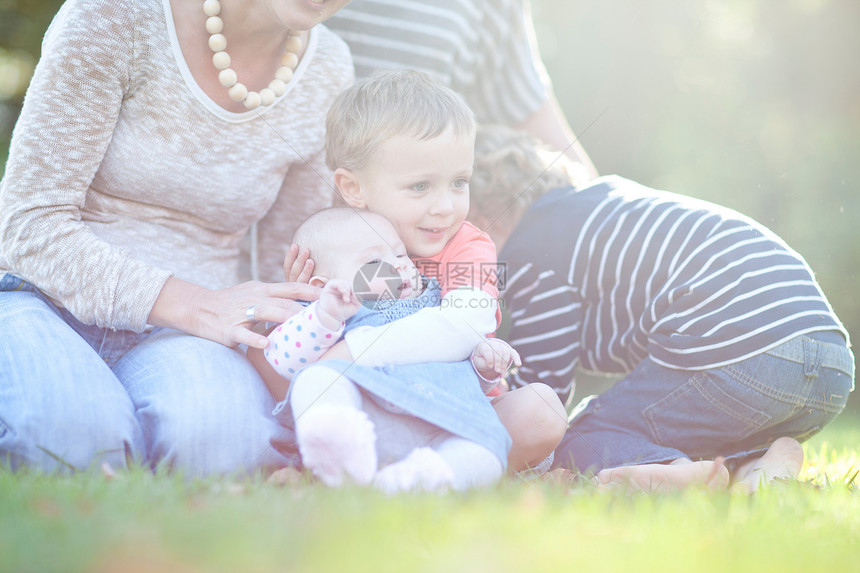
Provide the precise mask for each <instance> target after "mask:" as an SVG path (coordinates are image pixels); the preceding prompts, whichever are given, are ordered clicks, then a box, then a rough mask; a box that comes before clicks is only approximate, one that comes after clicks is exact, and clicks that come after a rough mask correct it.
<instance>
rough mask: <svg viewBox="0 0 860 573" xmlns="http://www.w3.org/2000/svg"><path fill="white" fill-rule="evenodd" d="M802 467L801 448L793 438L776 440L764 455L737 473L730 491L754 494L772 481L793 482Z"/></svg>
mask: <svg viewBox="0 0 860 573" xmlns="http://www.w3.org/2000/svg"><path fill="white" fill-rule="evenodd" d="M802 467H803V446H801V445H800V442H798V441H797V440H795V439H794V438H788V437H782V438H777V439H776V441H774V442H773V444H771V446H770V447H769V448H768V449H767V451H766V452H765V454H764V455H763V456H762V457H760V458H759V459H758V460H755V461H754V462H752V463H751V464H749V465H747V466H743V467H741V468H739V469H738V471H737V478H738V479H737V481H736V482H735V484H734V485H733V486H732V490H739V491H743V492H746V493H755V491H756V490H758V489H759V488H762V487H767V486H768V485H770V483H771V482H773V481H774V480H777V479H779V480H795V479H797V476H798V475H800V470H801V468H802Z"/></svg>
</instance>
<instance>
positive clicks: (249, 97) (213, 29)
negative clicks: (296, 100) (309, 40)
mask: <svg viewBox="0 0 860 573" xmlns="http://www.w3.org/2000/svg"><path fill="white" fill-rule="evenodd" d="M203 13H204V14H206V16H207V18H206V31H207V32H209V48H210V49H211V50H212V51H213V52H214V54H212V63H213V64H214V65H215V67H216V68H218V69H219V70H221V71H220V72H218V81H219V82H221V85H222V86H224V87H225V88H229V91H228V92H227V93H228V94H229V96H230V99H232V100H233V101H236V102H239V101H240V102H242V103H243V104H245V107H246V108H248V109H254V108H256V107H259V106H261V105H272V104H273V103H274V102H275V98H277V97H280V96H282V95H284V94H285V93H286V91H287V84H288V83H289V82H290V80H291V79H293V70H295V69H296V66H297V65H298V63H299V56H298V53H299V52H300V51H301V49H302V39H301V38H300V37H299V36H298V33H297V32H292V31H289V36H288V37H287V41H286V42H285V43H284V55H283V56H281V67H279V68H278V69H277V71H276V72H275V79H273V80H272V81H271V82H269V87H267V88H263V89H261V90H260V91H259V92H252V91H248V88H247V87H246V86H245V84H242V83H240V82H239V76H238V75H237V74H236V70H234V69H233V68H231V67H230V54H228V53H227V52H226V50H227V38H225V37H224V34H222V33H221V32H222V31H223V30H224V21H223V20H221V18H220V17H219V16H218V14H220V13H221V2H220V1H219V0H204V2H203Z"/></svg>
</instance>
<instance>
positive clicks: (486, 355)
mask: <svg viewBox="0 0 860 573" xmlns="http://www.w3.org/2000/svg"><path fill="white" fill-rule="evenodd" d="M512 365H515V366H521V365H522V360H520V355H519V354H518V353H517V351H516V350H514V349H513V348H511V346H510V345H509V344H508V343H507V342H505V341H504V340H500V339H498V338H487V339H485V340H482V341H481V342H479V343H478V345H477V346H476V347H475V350H473V351H472V367H473V368H474V369H475V372H477V373H478V376H480V377H481V378H482V379H483V380H482V385H483V383H484V382H487V383H490V384H491V385H494V384H495V383H498V382H499V381H500V379H501V377H502V376H504V375H505V373H507V371H508V369H509V368H510V367H511V366H512ZM485 391H487V388H485Z"/></svg>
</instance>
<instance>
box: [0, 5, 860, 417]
mask: <svg viewBox="0 0 860 573" xmlns="http://www.w3.org/2000/svg"><path fill="white" fill-rule="evenodd" d="M60 4H61V2H60V1H58V0H0V166H2V165H3V164H4V163H5V158H6V154H7V147H8V139H9V136H10V133H11V129H12V126H13V124H14V121H15V117H16V115H17V111H18V108H19V106H20V101H21V98H22V97H23V92H24V89H25V88H26V84H27V81H28V79H29V76H30V73H31V72H32V66H33V65H34V63H35V61H36V59H37V58H38V54H39V45H40V42H41V37H42V34H43V33H44V30H45V28H46V27H47V25H48V23H49V22H50V18H51V16H52V15H53V14H54V13H55V12H56V10H57V8H58V6H59V5H60ZM531 7H532V12H533V16H534V20H535V26H536V35H537V38H536V39H537V42H538V44H539V46H540V50H541V54H542V56H543V59H544V62H545V64H546V67H547V71H548V72H549V75H550V77H551V78H552V80H553V83H554V86H555V91H556V94H557V95H558V98H559V100H560V103H561V105H562V107H563V108H564V110H565V112H566V114H567V117H568V118H569V120H570V122H571V124H572V125H573V127H574V129H575V130H576V131H577V133H578V134H579V135H580V139H581V141H582V143H583V145H584V146H585V148H586V150H587V151H588V152H589V154H590V155H591V157H592V159H593V160H594V162H595V164H596V165H597V168H598V169H599V170H600V172H601V173H618V174H620V175H623V176H625V177H629V178H631V179H635V180H637V181H640V182H642V183H645V184H648V185H651V186H653V187H657V188H661V189H668V190H670V191H675V192H679V193H686V194H689V195H693V196H696V197H700V198H703V199H708V200H711V201H714V202H717V203H721V204H724V205H727V206H729V207H733V208H735V209H737V210H739V211H741V212H743V213H745V214H747V215H749V216H751V217H753V218H755V219H758V220H759V221H762V222H764V223H765V224H767V225H768V226H769V227H771V228H772V229H773V230H774V231H776V232H777V233H778V234H779V235H781V236H782V237H783V238H784V239H785V240H786V241H787V242H788V243H789V244H790V245H792V246H793V247H794V248H795V249H796V250H798V251H799V252H800V253H801V254H803V255H804V256H805V257H806V259H807V260H808V261H809V264H810V265H811V266H812V268H813V269H814V270H815V272H816V275H817V277H818V279H819V280H820V282H821V284H822V285H823V287H824V290H825V292H826V293H827V294H828V296H829V298H830V300H831V302H832V304H833V306H834V307H835V309H836V311H837V313H838V314H839V316H840V317H841V318H842V320H843V322H844V323H845V325H846V326H847V328H848V330H849V332H850V333H851V334H852V338H854V339H855V340H860V297H858V295H857V291H858V286H860V285H858V273H860V225H858V222H860V195H858V193H857V190H858V187H860V65H858V63H857V60H858V57H860V34H857V32H856V30H857V25H858V24H860V2H857V1H856V0H686V1H683V2H681V1H678V0H674V1H669V0H650V1H649V2H642V1H641V0H604V1H602V2H597V1H593V0H592V1H587V0H532V5H531ZM855 394H856V393H855ZM850 408H851V411H852V412H853V413H854V414H860V398H858V396H857V395H855V396H854V397H853V399H852V402H851V405H850Z"/></svg>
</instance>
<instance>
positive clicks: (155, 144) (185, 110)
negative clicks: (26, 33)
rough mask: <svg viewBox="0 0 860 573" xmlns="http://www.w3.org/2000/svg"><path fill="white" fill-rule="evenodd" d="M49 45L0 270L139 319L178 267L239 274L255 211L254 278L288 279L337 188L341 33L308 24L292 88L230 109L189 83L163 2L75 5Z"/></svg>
mask: <svg viewBox="0 0 860 573" xmlns="http://www.w3.org/2000/svg"><path fill="white" fill-rule="evenodd" d="M202 25H203V19H202V17H201V26H202ZM42 54H43V55H42V59H41V61H40V62H39V64H38V66H37V68H36V71H35V75H34V77H33V80H32V82H31V84H30V87H29V89H28V92H27V96H26V98H25V101H24V107H23V110H22V113H21V116H20V119H19V120H18V124H17V125H16V127H15V131H14V134H13V138H12V144H11V148H10V155H9V161H8V163H7V166H6V172H5V175H4V177H3V180H2V182H0V275H2V273H3V272H7V271H8V272H11V273H14V274H15V275H17V276H19V277H22V278H24V279H25V280H27V281H29V282H31V283H33V284H34V285H36V286H37V287H39V288H40V289H41V290H43V291H44V292H45V293H47V294H48V295H49V296H51V297H52V298H54V299H55V300H56V301H58V302H59V303H60V304H62V305H63V306H65V307H66V308H68V309H69V310H70V311H71V312H72V313H73V314H74V315H75V316H76V317H77V318H78V319H80V320H81V321H83V322H85V323H89V324H97V325H99V326H102V327H110V328H116V329H131V330H141V329H143V328H144V327H145V326H146V320H147V317H148V316H149V312H150V310H151V308H152V305H153V304H154V302H155V299H156V297H157V296H158V293H159V291H160V290H161V288H162V286H163V284H164V282H165V281H166V280H167V278H168V277H169V276H171V275H174V276H176V277H179V278H182V279H185V280H188V281H191V282H194V283H197V284H200V285H203V286H205V287H209V288H221V287H226V286H229V285H232V284H235V283H236V282H237V281H238V261H239V245H240V241H241V239H242V237H243V235H245V234H246V232H247V231H248V229H249V227H250V226H251V225H252V224H253V223H255V222H257V221H260V224H259V237H260V243H259V252H260V269H261V277H262V278H263V279H264V280H272V281H276V280H283V271H282V270H281V265H282V261H283V257H284V254H285V249H286V245H287V244H288V243H289V239H290V237H291V236H292V230H293V228H294V227H295V225H296V224H297V223H298V222H300V221H301V220H302V219H304V217H305V216H306V215H308V214H309V213H311V212H313V211H315V210H316V209H318V208H321V207H323V206H325V205H327V204H328V203H329V202H330V199H331V195H332V189H331V185H330V174H329V173H328V172H327V171H326V169H325V166H324V163H323V157H322V149H323V142H324V116H325V112H326V110H327V109H328V107H329V105H330V103H331V101H332V99H333V98H334V97H335V96H336V95H337V94H338V93H339V92H340V91H341V90H343V89H344V88H345V87H346V86H347V85H349V83H350V82H351V81H352V64H351V61H350V57H349V51H348V49H347V48H346V46H345V45H344V44H343V43H342V42H341V41H340V40H339V39H338V38H337V37H336V36H335V35H334V34H332V33H331V32H330V31H329V30H327V29H326V28H325V27H323V26H317V27H316V28H314V29H313V30H312V31H311V34H310V39H309V42H308V46H307V49H306V53H305V55H304V57H303V58H302V61H301V63H300V64H299V67H298V68H297V70H296V74H295V78H294V79H293V81H292V82H291V83H290V84H289V91H288V92H287V93H286V94H285V95H284V96H283V97H282V98H280V100H279V101H277V102H276V103H275V104H274V105H273V106H271V107H268V108H263V109H262V110H260V109H259V108H258V109H257V110H254V111H250V112H246V113H239V114H237V113H231V112H227V111H225V110H223V109H222V108H220V107H218V106H217V105H215V104H214V103H213V102H212V101H211V100H210V99H209V98H208V97H207V96H206V95H205V94H204V93H203V92H202V90H200V88H199V87H198V86H197V85H196V83H195V82H194V80H193V78H192V77H191V74H190V72H189V70H188V68H187V66H186V64H185V61H184V59H183V58H182V53H181V51H180V49H179V45H178V43H177V41H176V35H175V29H174V27H173V20H172V15H171V12H170V5H169V0H68V1H67V2H66V3H65V4H64V5H63V6H62V8H61V9H60V11H59V13H58V14H57V16H56V17H55V19H54V21H53V23H52V24H51V27H50V28H49V30H48V32H47V34H46V36H45V40H44V44H43V50H42ZM261 219H262V220H261Z"/></svg>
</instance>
